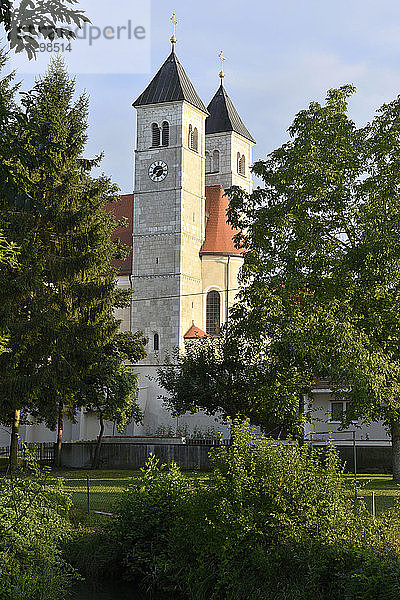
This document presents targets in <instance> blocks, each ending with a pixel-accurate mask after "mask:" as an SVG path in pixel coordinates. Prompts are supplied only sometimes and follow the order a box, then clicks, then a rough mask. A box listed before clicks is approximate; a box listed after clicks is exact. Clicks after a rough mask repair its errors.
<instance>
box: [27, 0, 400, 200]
mask: <svg viewBox="0 0 400 600" xmlns="http://www.w3.org/2000/svg"><path fill="white" fill-rule="evenodd" d="M98 1H99V2H104V6H105V7H106V8H107V9H109V7H110V3H109V2H105V0H98ZM81 6H82V8H85V0H81ZM173 11H176V14H177V19H178V21H179V23H178V26H177V38H178V44H177V48H176V52H177V54H178V57H179V59H180V61H181V62H182V64H183V66H184V67H185V70H186V72H187V73H188V75H189V77H190V78H191V80H192V82H193V84H194V86H195V88H196V90H197V92H198V93H199V95H200V96H201V98H202V99H203V101H204V102H205V103H206V104H208V102H209V101H210V99H211V98H212V96H213V95H214V93H215V91H216V88H217V86H218V85H219V79H218V72H219V59H218V53H219V51H220V50H221V49H223V50H224V53H225V55H226V56H227V57H228V60H227V61H226V63H225V72H226V78H225V86H226V88H227V91H228V93H229V95H230V96H231V98H232V100H233V102H234V104H235V105H236V108H237V109H238V111H239V113H240V115H241V117H242V119H243V121H244V122H245V124H246V125H247V127H248V129H249V130H250V132H251V133H252V135H253V136H254V137H255V139H256V140H257V145H256V147H255V152H254V158H255V159H258V158H263V157H265V156H266V154H268V152H271V151H272V150H274V149H275V148H277V147H278V146H280V145H281V144H282V143H283V142H284V141H285V140H286V139H287V133H286V130H287V128H288V126H289V125H290V123H291V121H292V120H293V117H294V115H295V114H296V112H298V111H299V110H301V109H302V108H305V107H306V106H307V105H308V103H309V102H310V101H313V100H318V101H323V99H324V97H325V94H326V90H327V89H329V88H332V87H337V86H340V85H343V84H345V83H352V84H354V85H355V86H356V87H357V89H358V92H357V95H356V96H355V97H353V99H352V101H351V104H350V112H351V116H352V117H353V119H354V120H355V121H356V123H357V124H359V125H361V124H363V123H364V122H366V121H368V120H370V119H371V118H372V116H373V114H374V112H375V110H376V109H377V108H378V107H379V106H380V105H381V104H382V103H384V102H386V101H390V100H392V99H393V98H394V97H395V96H397V94H398V93H399V92H400V60H399V58H400V56H399V55H400V3H399V0H381V1H380V2H379V3H378V2H377V1H376V0H362V1H361V0H347V1H345V0H334V1H332V0H331V1H329V2H328V1H327V0H318V1H317V0H280V1H279V2H276V1H274V2H272V0H264V1H262V0H253V1H252V2H247V3H246V2H243V0H240V1H238V0H229V1H227V0H220V1H219V2H216V1H215V0H213V1H211V0H202V2H193V1H191V0H186V1H183V0H173V2H168V1H166V0H151V32H150V36H151V37H150V40H151V61H150V62H151V73H148V74H146V75H143V74H140V75H135V74H131V75H77V90H78V91H82V90H83V89H85V90H86V91H87V92H88V94H89V96H90V129H89V143H88V147H87V155H88V156H93V155H95V154H98V153H99V152H100V151H104V153H105V159H104V162H103V165H102V170H103V171H104V172H105V173H107V174H108V175H110V176H111V177H112V178H113V180H114V181H115V182H116V183H117V184H118V185H119V186H120V188H121V190H122V192H123V193H129V192H131V191H132V187H133V184H132V180H133V150H134V145H135V111H134V109H133V108H132V106H131V104H132V102H133V101H134V100H135V99H136V97H137V96H138V95H139V94H140V93H141V92H142V91H143V89H144V88H145V86H146V85H147V83H148V82H149V80H150V78H151V76H152V75H153V74H154V73H155V72H156V71H157V70H158V68H159V66H160V65H161V64H162V62H163V61H164V60H165V58H166V56H167V55H168V54H169V52H170V43H169V38H170V36H171V23H170V20H169V19H170V17H171V14H172V12H173ZM32 82H33V77H32V76H25V77H24V84H23V86H24V88H25V89H27V88H29V87H30V86H31V85H32Z"/></svg>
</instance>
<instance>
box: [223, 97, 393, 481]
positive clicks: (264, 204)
mask: <svg viewBox="0 0 400 600" xmlns="http://www.w3.org/2000/svg"><path fill="white" fill-rule="evenodd" d="M353 92H354V88H352V87H351V86H344V87H342V88H340V89H338V90H331V91H330V92H328V96H327V101H326V104H325V105H320V104H319V103H318V102H313V103H311V104H310V106H309V108H308V109H306V110H303V111H301V112H300V113H299V114H298V115H297V116H296V117H295V119H294V122H293V124H292V126H291V127H290V128H289V133H290V137H291V139H290V140H289V141H288V142H287V143H285V144H284V145H283V146H281V147H280V148H278V149H277V150H275V151H274V152H272V153H271V154H270V155H269V156H268V157H267V160H265V161H259V162H257V163H256V164H255V166H254V168H253V172H254V173H255V174H256V175H258V176H259V177H261V178H262V179H263V182H264V185H263V187H262V188H258V189H256V190H255V191H254V192H253V194H251V195H246V194H245V193H244V192H242V191H241V190H240V189H238V188H236V189H232V190H231V192H230V197H231V208H230V221H231V223H232V224H233V225H234V226H235V227H237V228H239V229H240V230H241V231H242V233H241V234H240V235H239V236H238V240H237V241H238V243H239V244H240V245H243V244H244V245H245V246H247V248H248V252H247V253H246V255H245V265H244V269H243V273H242V284H243V290H242V292H241V295H240V303H239V305H238V306H237V309H236V311H235V318H236V319H237V324H238V326H239V327H240V329H241V331H242V333H243V334H244V335H246V337H247V339H248V340H249V343H253V344H257V339H258V332H260V331H263V330H265V331H267V332H268V337H269V338H270V341H269V342H267V343H270V344H272V345H273V346H275V347H276V348H277V349H278V350H279V348H284V349H285V353H289V354H290V356H291V357H292V360H293V361H294V362H295V363H298V364H306V365H308V368H309V371H310V374H312V375H313V376H314V377H318V376H324V377H329V378H330V379H331V381H332V386H333V389H334V393H335V395H336V396H337V397H338V398H341V399H346V400H350V403H349V405H348V411H347V415H346V417H347V421H346V422H349V421H350V420H351V419H352V418H356V417H364V418H365V419H366V420H367V421H368V420H377V419H383V420H384V421H385V422H386V424H387V426H388V428H389V429H390V431H391V435H392V443H393V459H394V461H393V474H394V478H395V479H396V480H398V479H399V478H400V242H399V240H400V195H399V190H400V175H399V173H400V170H399V166H400V163H399V161H400V158H399V157H400V97H398V98H396V99H395V100H394V101H393V102H391V103H389V104H385V105H383V106H382V107H381V108H380V109H379V110H378V112H377V115H376V116H375V118H374V119H373V120H372V122H371V123H370V124H368V125H366V126H365V127H362V128H357V127H356V125H355V124H354V122H352V121H351V119H350V118H349V116H348V114H347V102H348V98H349V97H350V95H351V94H352V93H353ZM276 354H277V355H278V356H279V352H278V351H277V353H276ZM308 391H309V392H310V391H311V389H309V390H308ZM346 422H345V424H346Z"/></svg>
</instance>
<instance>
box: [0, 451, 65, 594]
mask: <svg viewBox="0 0 400 600" xmlns="http://www.w3.org/2000/svg"><path fill="white" fill-rule="evenodd" d="M69 507H70V499H69V497H68V496H67V495H66V494H65V493H64V491H63V489H62V482H61V481H60V480H58V483H57V484H55V485H49V483H48V473H47V472H46V471H42V470H40V469H39V468H38V466H37V465H36V464H35V463H34V461H31V462H30V464H29V473H21V474H20V475H19V476H14V477H13V478H3V479H1V480H0V564H1V570H0V598H1V599H2V600H3V598H4V600H5V599H7V600H26V599H29V600H62V599H63V598H64V597H66V594H67V591H68V588H69V583H70V581H71V579H72V577H73V574H72V570H71V568H70V567H69V566H68V565H67V564H66V563H65V562H64V561H63V560H62V558H61V554H60V549H59V547H60V543H61V541H62V540H63V539H64V538H65V537H66V536H67V535H69V531H70V526H69V522H68V510H69Z"/></svg>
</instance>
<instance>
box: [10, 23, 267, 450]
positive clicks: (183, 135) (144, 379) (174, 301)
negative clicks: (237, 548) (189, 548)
mask: <svg viewBox="0 0 400 600" xmlns="http://www.w3.org/2000/svg"><path fill="white" fill-rule="evenodd" d="M173 22H174V26H175V18H174V17H173ZM171 43H172V51H171V53H170V55H169V56H168V58H167V59H166V61H165V62H164V64H163V65H162V66H161V68H160V69H159V71H158V72H157V73H156V75H155V76H154V77H153V79H152V80H151V81H150V83H149V85H148V86H147V87H146V89H145V90H144V91H143V92H142V93H141V94H140V95H139V97H138V98H137V100H135V102H134V103H133V107H134V108H135V109H136V111H137V140H136V150H135V167H134V170H135V174H134V182H135V184H134V185H135V188H134V193H133V194H127V195H123V196H121V198H120V201H119V202H117V203H116V204H112V205H109V206H107V207H106V208H107V210H109V211H110V212H111V213H112V214H113V215H114V216H115V218H116V220H120V219H121V218H122V217H125V219H126V222H127V227H125V228H118V229H117V230H116V231H115V234H114V236H115V237H118V238H120V239H121V240H122V242H124V243H125V244H127V245H129V246H130V247H131V248H132V251H131V252H130V254H129V256H128V257H127V259H126V260H120V261H115V263H116V264H115V266H116V267H117V269H118V277H117V285H118V286H119V287H122V288H125V289H131V290H132V292H133V293H132V301H131V306H130V308H127V309H123V310H119V311H117V314H116V317H117V318H118V319H120V320H121V326H120V327H121V330H122V331H126V330H131V331H142V332H143V334H144V335H145V336H146V337H147V338H148V340H149V342H148V345H147V347H146V351H147V357H146V358H145V359H144V360H143V361H141V362H140V363H139V364H136V365H133V367H132V368H133V370H134V371H135V372H136V373H138V374H139V395H138V404H139V406H140V408H141V410H142V412H143V415H144V418H143V423H142V424H141V425H135V424H133V423H131V424H129V425H128V426H127V428H126V430H125V431H124V435H125V436H132V435H135V436H137V435H155V434H157V433H162V432H165V431H168V432H172V431H173V432H174V433H176V432H178V433H179V432H185V433H187V434H188V435H190V434H193V433H194V432H198V433H199V432H200V433H203V434H207V435H212V434H213V433H214V434H217V432H218V431H222V432H224V431H225V427H224V425H223V424H221V423H220V421H218V420H216V419H214V418H212V417H209V416H206V415H202V414H196V415H185V417H182V418H181V419H173V418H172V416H171V414H170V412H169V411H167V410H166V409H165V408H164V407H163V402H162V398H161V396H162V395H163V393H165V392H163V390H162V389H161V388H160V387H159V386H158V385H157V381H156V376H157V369H158V368H159V367H160V366H161V365H163V364H165V360H166V358H167V357H172V356H173V353H174V351H176V349H177V348H180V349H183V348H184V345H185V341H187V340H191V339H195V338H198V337H201V336H205V335H207V334H211V335H215V334H217V333H218V331H219V329H220V327H221V326H222V324H223V323H224V322H226V321H227V319H228V315H229V310H230V307H231V306H232V304H233V302H234V298H235V295H236V293H237V291H238V274H239V270H240V268H241V266H242V263H243V258H242V254H241V251H240V250H238V249H236V248H235V246H234V243H233V239H232V238H233V236H234V235H235V231H233V230H232V229H231V228H230V226H229V225H228V224H227V222H226V219H227V216H226V210H227V208H228V199H227V198H226V197H225V195H224V194H225V190H226V189H228V188H230V187H231V186H232V185H238V186H241V187H242V188H243V189H244V190H245V191H246V192H251V191H252V176H251V171H250V166H251V164H252V149H253V146H254V144H255V140H254V139H253V137H252V135H251V134H250V132H249V131H248V129H247V128H246V126H245V124H244V123H243V121H242V119H241V117H240V116H239V114H238V112H237V110H236V108H235V106H234V104H233V102H232V101H231V99H230V97H229V95H228V93H227V91H226V89H225V86H224V83H223V82H224V72H223V62H224V56H223V53H222V52H221V53H220V58H221V72H220V73H219V78H220V85H219V87H218V89H217V90H216V92H215V94H214V96H213V98H212V100H211V102H210V103H209V104H208V106H206V105H205V104H204V103H203V101H202V99H201V98H200V97H199V95H198V94H197V92H196V90H195V87H194V86H193V84H192V82H191V80H190V79H189V77H188V75H187V73H186V71H185V69H184V68H183V66H182V64H181V63H180V61H179V59H178V56H177V54H176V52H175V45H176V38H175V32H174V34H173V36H172V38H171ZM21 430H22V431H21V437H22V438H23V439H24V440H25V441H26V442H41V441H53V440H54V439H55V433H54V432H50V431H49V430H47V429H46V428H44V427H43V425H34V424H31V425H24V426H22V427H21ZM98 430H99V425H98V420H97V416H96V415H94V414H91V413H87V412H85V411H83V410H82V411H81V412H80V414H79V415H77V419H76V422H75V423H72V422H70V421H66V422H65V424H64V441H67V442H68V441H77V440H92V439H95V438H96V437H97V435H98ZM105 435H106V436H107V435H115V436H119V433H118V431H117V430H116V428H115V426H114V424H113V423H110V422H109V423H107V424H106V429H105Z"/></svg>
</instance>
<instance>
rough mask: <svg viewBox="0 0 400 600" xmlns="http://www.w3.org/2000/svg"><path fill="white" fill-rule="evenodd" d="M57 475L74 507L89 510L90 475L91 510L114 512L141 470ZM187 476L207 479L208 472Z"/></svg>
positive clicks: (191, 473) (189, 473)
mask: <svg viewBox="0 0 400 600" xmlns="http://www.w3.org/2000/svg"><path fill="white" fill-rule="evenodd" d="M53 475H56V476H57V477H61V478H62V479H63V480H64V487H65V490H66V492H68V493H69V494H71V496H72V501H73V504H74V507H75V508H76V509H78V510H81V511H87V501H88V493H87V486H88V480H87V478H88V477H89V506H90V510H91V511H102V512H113V510H114V507H115V504H116V503H117V502H118V500H119V499H120V497H121V494H122V493H123V491H124V490H125V489H126V487H127V486H128V484H129V482H130V481H132V479H137V478H138V477H139V476H140V471H128V470H121V471H114V470H113V471H106V470H101V471H91V470H88V471H85V470H82V471H81V470H79V471H57V473H54V474H53ZM187 477H188V478H190V479H192V480H193V481H195V480H198V479H201V480H207V479H208V474H207V473H201V472H194V471H190V472H188V473H187Z"/></svg>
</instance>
